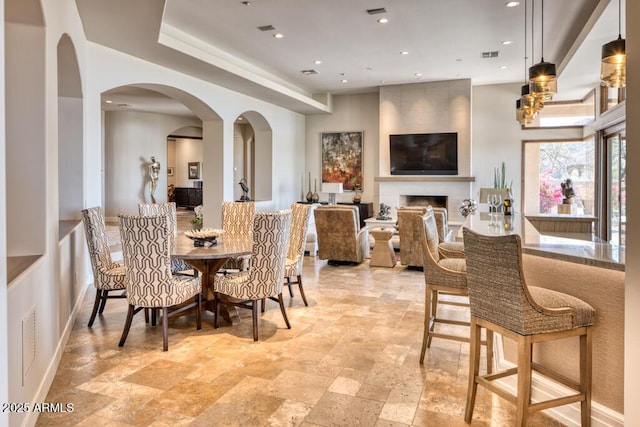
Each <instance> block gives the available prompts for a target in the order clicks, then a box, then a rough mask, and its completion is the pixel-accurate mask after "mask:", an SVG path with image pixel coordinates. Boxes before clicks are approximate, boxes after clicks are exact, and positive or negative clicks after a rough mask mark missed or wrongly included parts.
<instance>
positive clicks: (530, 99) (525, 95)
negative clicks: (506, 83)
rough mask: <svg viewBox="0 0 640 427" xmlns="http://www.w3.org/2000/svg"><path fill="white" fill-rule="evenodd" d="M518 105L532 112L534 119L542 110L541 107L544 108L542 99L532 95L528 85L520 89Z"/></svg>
mask: <svg viewBox="0 0 640 427" xmlns="http://www.w3.org/2000/svg"><path fill="white" fill-rule="evenodd" d="M520 103H521V104H522V106H524V107H528V108H529V109H530V110H531V111H532V113H533V116H534V117H535V116H536V114H538V111H540V110H542V107H544V101H543V99H542V97H539V96H535V95H532V94H531V91H530V87H529V85H528V84H524V85H522V87H521V88H520Z"/></svg>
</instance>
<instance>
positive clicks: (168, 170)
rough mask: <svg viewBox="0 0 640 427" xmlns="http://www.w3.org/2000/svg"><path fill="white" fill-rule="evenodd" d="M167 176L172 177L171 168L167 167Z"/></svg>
mask: <svg viewBox="0 0 640 427" xmlns="http://www.w3.org/2000/svg"><path fill="white" fill-rule="evenodd" d="M167 176H173V167H171V166H169V167H168V168H167Z"/></svg>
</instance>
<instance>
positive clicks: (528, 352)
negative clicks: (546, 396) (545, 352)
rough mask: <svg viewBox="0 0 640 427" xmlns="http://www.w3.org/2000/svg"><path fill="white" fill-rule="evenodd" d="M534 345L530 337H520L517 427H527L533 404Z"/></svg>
mask: <svg viewBox="0 0 640 427" xmlns="http://www.w3.org/2000/svg"><path fill="white" fill-rule="evenodd" d="M532 356H533V344H532V343H531V336H530V335H520V336H519V337H518V396H517V401H516V425H518V426H526V425H527V415H528V414H529V404H530V403H531V358H532Z"/></svg>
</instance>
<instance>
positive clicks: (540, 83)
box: [529, 59, 558, 101]
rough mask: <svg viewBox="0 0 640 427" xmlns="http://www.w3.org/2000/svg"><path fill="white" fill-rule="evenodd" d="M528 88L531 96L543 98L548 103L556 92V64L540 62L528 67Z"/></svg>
mask: <svg viewBox="0 0 640 427" xmlns="http://www.w3.org/2000/svg"><path fill="white" fill-rule="evenodd" d="M529 86H530V91H531V94H532V95H534V96H536V95H538V96H541V97H543V99H544V101H550V100H551V98H553V95H554V94H555V93H556V92H558V81H557V74H556V64H552V63H551V62H545V61H544V59H542V60H541V62H539V63H537V64H535V65H533V66H532V67H529Z"/></svg>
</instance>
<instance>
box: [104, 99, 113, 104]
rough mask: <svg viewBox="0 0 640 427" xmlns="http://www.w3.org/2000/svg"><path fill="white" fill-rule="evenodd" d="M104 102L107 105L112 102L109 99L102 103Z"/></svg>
mask: <svg viewBox="0 0 640 427" xmlns="http://www.w3.org/2000/svg"><path fill="white" fill-rule="evenodd" d="M104 102H106V103H107V104H111V103H113V101H112V100H110V99H107V100H106V101H104Z"/></svg>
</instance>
